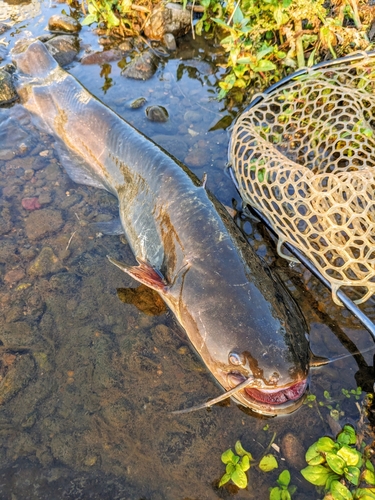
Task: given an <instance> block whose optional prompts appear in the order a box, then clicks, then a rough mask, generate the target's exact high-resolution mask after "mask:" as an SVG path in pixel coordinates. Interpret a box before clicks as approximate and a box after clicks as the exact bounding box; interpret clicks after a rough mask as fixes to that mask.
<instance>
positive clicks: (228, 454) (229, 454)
mask: <svg viewBox="0 0 375 500" xmlns="http://www.w3.org/2000/svg"><path fill="white" fill-rule="evenodd" d="M235 456H236V455H235V454H234V453H233V451H232V450H231V449H230V448H229V450H227V451H224V453H223V454H222V455H221V461H222V462H223V464H229V463H233V462H234V457H235Z"/></svg>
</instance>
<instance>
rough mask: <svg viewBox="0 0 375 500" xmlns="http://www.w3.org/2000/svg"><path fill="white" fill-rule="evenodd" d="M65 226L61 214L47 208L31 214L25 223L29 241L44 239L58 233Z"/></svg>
mask: <svg viewBox="0 0 375 500" xmlns="http://www.w3.org/2000/svg"><path fill="white" fill-rule="evenodd" d="M63 224H64V221H63V220H62V217H61V214H60V212H58V211H57V210H50V209H48V208H45V209H43V210H36V211H35V212H31V213H30V215H29V216H28V217H27V219H26V221H25V226H26V234H27V237H28V238H29V239H32V240H34V239H38V238H43V237H44V236H46V235H47V234H51V233H54V232H56V231H58V230H59V229H60V228H61V226H62V225H63Z"/></svg>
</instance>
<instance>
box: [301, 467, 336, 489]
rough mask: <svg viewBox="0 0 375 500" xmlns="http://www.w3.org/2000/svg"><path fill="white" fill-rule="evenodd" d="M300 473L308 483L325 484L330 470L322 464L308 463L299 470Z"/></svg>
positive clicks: (330, 472) (330, 473)
mask: <svg viewBox="0 0 375 500" xmlns="http://www.w3.org/2000/svg"><path fill="white" fill-rule="evenodd" d="M301 474H302V476H303V477H304V478H305V479H306V480H307V481H309V483H312V484H315V486H325V484H326V482H327V480H328V479H329V477H330V476H331V475H332V471H331V470H330V469H328V468H327V467H324V465H308V466H307V467H305V468H304V469H302V470H301ZM335 476H336V474H335ZM336 477H337V476H336Z"/></svg>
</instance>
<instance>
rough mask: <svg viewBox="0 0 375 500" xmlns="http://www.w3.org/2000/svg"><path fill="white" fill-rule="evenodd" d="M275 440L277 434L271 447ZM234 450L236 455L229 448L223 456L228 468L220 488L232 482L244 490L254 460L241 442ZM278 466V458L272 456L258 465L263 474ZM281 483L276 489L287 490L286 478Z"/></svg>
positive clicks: (266, 457) (266, 456) (266, 455)
mask: <svg viewBox="0 0 375 500" xmlns="http://www.w3.org/2000/svg"><path fill="white" fill-rule="evenodd" d="M274 438H275V434H274V436H273V438H272V440H271V443H270V445H271V444H272V442H273V440H274ZM270 445H269V446H268V448H269V447H270ZM268 448H267V449H268ZM234 449H235V452H236V453H234V452H233V451H232V449H231V448H229V449H228V450H226V451H224V453H223V454H222V455H221V461H222V462H223V463H224V464H225V466H226V467H225V474H224V475H223V476H222V478H221V479H220V482H219V487H221V486H224V484H226V483H228V482H229V481H232V482H233V483H234V484H235V485H236V486H238V488H242V489H243V488H246V486H247V483H248V479H247V475H246V471H248V470H249V469H250V465H251V463H250V462H251V461H253V460H254V459H253V456H252V454H251V453H250V452H248V451H246V450H245V449H244V448H243V446H242V444H241V442H240V441H237V442H236V444H235V447H234ZM278 466H279V465H278V463H277V460H276V458H275V457H274V456H273V455H271V454H265V455H264V456H263V457H262V458H261V460H260V461H259V463H258V467H259V469H260V470H261V471H263V472H270V471H272V470H274V469H277V468H278ZM280 476H281V474H280ZM279 480H280V477H279ZM289 480H290V477H289ZM280 481H281V482H280V483H279V482H278V484H279V486H278V487H276V488H281V489H282V488H284V489H285V488H286V489H287V487H288V484H289V482H287V478H286V476H282V478H281V480H280ZM274 494H275V493H274ZM276 499H277V497H274V499H273V500H276Z"/></svg>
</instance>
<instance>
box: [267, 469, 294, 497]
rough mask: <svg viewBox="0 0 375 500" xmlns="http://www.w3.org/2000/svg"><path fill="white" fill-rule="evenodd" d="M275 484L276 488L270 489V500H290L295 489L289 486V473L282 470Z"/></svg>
mask: <svg viewBox="0 0 375 500" xmlns="http://www.w3.org/2000/svg"><path fill="white" fill-rule="evenodd" d="M276 482H277V484H278V486H274V487H273V488H270V500H291V498H292V495H293V493H294V492H295V491H296V489H297V487H296V486H293V485H291V486H289V484H290V472H289V471H288V470H283V471H282V473H281V474H280V475H279V478H278V479H277V481H276Z"/></svg>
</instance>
